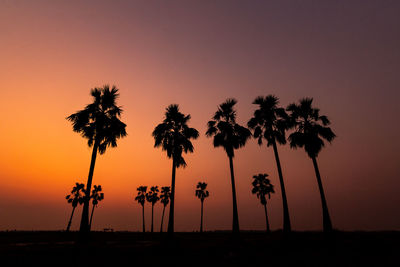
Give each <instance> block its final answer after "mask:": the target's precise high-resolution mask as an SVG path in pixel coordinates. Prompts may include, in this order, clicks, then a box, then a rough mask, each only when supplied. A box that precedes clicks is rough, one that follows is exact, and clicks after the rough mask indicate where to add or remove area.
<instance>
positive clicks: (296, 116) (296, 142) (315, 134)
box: [286, 98, 336, 232]
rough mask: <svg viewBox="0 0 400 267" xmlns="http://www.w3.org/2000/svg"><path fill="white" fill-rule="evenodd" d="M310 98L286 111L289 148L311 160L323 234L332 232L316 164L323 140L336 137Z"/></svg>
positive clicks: (302, 100)
mask: <svg viewBox="0 0 400 267" xmlns="http://www.w3.org/2000/svg"><path fill="white" fill-rule="evenodd" d="M312 101H313V99H312V98H303V99H301V100H300V103H299V104H295V103H293V104H290V105H289V106H288V107H287V108H286V110H287V111H289V112H290V121H291V126H292V127H293V128H294V132H293V133H292V134H290V135H289V138H288V139H289V142H290V147H292V148H298V147H304V150H305V151H306V152H307V154H308V156H309V157H310V158H311V159H312V162H313V165H314V170H315V175H316V177H317V183H318V188H319V193H320V195H321V204H322V216H323V229H324V232H330V231H332V222H331V219H330V216H329V211H328V205H327V203H326V199H325V193H324V188H323V187H322V181H321V176H320V173H319V169H318V164H317V156H318V154H319V152H320V151H321V149H322V148H323V147H324V145H325V143H324V140H323V139H325V140H326V141H328V142H329V143H331V142H332V140H333V139H334V138H335V137H336V135H335V134H334V133H333V131H332V130H331V128H329V127H327V126H328V125H329V124H330V121H329V119H328V118H327V117H326V116H323V115H320V113H319V109H318V108H314V107H312Z"/></svg>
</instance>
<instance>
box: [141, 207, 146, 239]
mask: <svg viewBox="0 0 400 267" xmlns="http://www.w3.org/2000/svg"><path fill="white" fill-rule="evenodd" d="M142 227H143V233H145V232H146V228H145V222H144V204H143V205H142Z"/></svg>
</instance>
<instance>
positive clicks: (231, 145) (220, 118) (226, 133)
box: [206, 98, 251, 234]
mask: <svg viewBox="0 0 400 267" xmlns="http://www.w3.org/2000/svg"><path fill="white" fill-rule="evenodd" d="M236 103H237V101H236V100H235V99H233V98H231V99H227V100H226V101H225V102H224V103H222V104H221V105H219V106H218V110H217V112H215V114H214V117H213V118H212V120H211V121H209V122H208V130H207V132H206V135H207V137H211V136H214V141H213V143H214V147H219V146H222V147H223V148H224V150H225V152H226V154H227V155H228V158H229V167H230V170H231V185H232V202H233V212H232V213H233V214H232V215H233V220H232V232H233V233H234V234H238V233H239V216H238V210H237V202H236V188H235V175H234V171H233V157H234V156H235V154H234V151H235V149H238V148H240V147H243V146H244V145H245V144H246V142H247V140H248V139H249V138H250V137H251V132H250V131H249V129H247V128H246V127H243V126H241V125H239V124H238V123H236V110H234V108H233V107H234V105H235V104H236Z"/></svg>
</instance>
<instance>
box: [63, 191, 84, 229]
mask: <svg viewBox="0 0 400 267" xmlns="http://www.w3.org/2000/svg"><path fill="white" fill-rule="evenodd" d="M84 192H85V185H84V184H80V183H76V184H75V186H74V187H73V188H72V191H71V194H70V195H67V196H66V197H65V199H66V200H67V201H68V203H71V205H72V213H71V217H70V218H69V222H68V226H67V230H66V231H67V232H69V229H70V228H71V223H72V217H73V216H74V212H75V209H76V207H77V206H78V204H79V205H81V204H82V203H83V199H84Z"/></svg>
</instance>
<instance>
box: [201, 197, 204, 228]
mask: <svg viewBox="0 0 400 267" xmlns="http://www.w3.org/2000/svg"><path fill="white" fill-rule="evenodd" d="M203 202H204V200H203V199H202V200H201V217H200V233H202V232H203Z"/></svg>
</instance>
